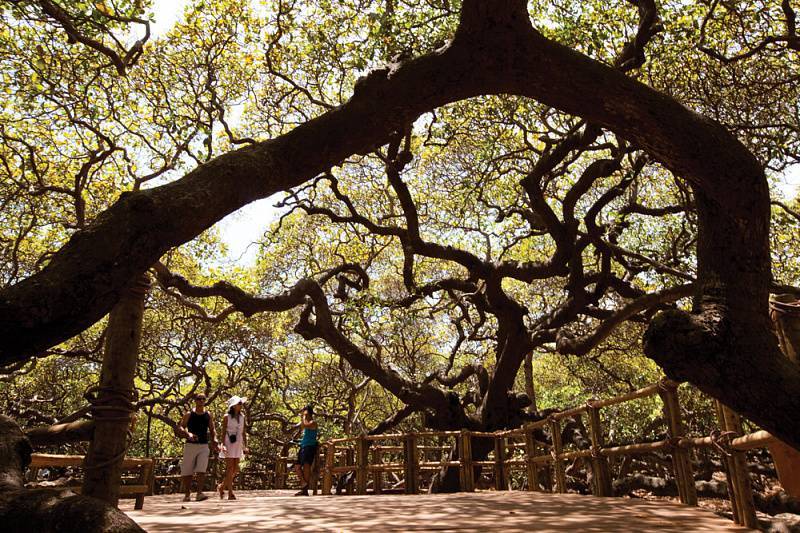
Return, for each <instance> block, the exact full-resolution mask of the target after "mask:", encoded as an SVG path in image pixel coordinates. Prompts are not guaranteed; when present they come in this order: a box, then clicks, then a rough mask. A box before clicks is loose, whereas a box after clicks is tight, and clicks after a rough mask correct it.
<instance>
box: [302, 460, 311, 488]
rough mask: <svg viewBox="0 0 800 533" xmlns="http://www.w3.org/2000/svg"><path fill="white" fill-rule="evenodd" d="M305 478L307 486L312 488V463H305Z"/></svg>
mask: <svg viewBox="0 0 800 533" xmlns="http://www.w3.org/2000/svg"><path fill="white" fill-rule="evenodd" d="M303 479H304V480H305V482H306V488H307V489H310V488H311V465H310V464H304V465H303Z"/></svg>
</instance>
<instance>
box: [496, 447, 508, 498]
mask: <svg viewBox="0 0 800 533" xmlns="http://www.w3.org/2000/svg"><path fill="white" fill-rule="evenodd" d="M505 440H506V439H504V438H503V437H495V438H494V488H495V490H506V489H508V480H507V479H506V472H505V460H506V445H505Z"/></svg>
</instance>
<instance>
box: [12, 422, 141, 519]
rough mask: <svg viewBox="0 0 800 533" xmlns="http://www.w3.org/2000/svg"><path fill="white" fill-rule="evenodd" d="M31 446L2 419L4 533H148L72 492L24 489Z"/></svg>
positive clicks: (121, 515) (99, 503)
mask: <svg viewBox="0 0 800 533" xmlns="http://www.w3.org/2000/svg"><path fill="white" fill-rule="evenodd" d="M30 462H31V445H30V442H29V441H28V439H27V438H26V437H25V434H24V433H23V432H22V430H21V429H20V427H19V425H17V423H16V422H14V420H12V419H11V418H9V417H7V416H4V415H0V524H1V525H0V529H2V531H3V532H4V533H31V532H36V533H144V530H143V529H142V528H140V527H139V526H138V525H136V523H135V522H134V521H133V520H131V519H130V518H128V517H127V516H126V515H125V513H122V512H120V511H118V510H116V509H115V508H114V507H112V506H110V505H108V504H107V503H105V502H102V501H99V500H97V499H95V498H89V497H86V496H78V495H76V494H75V493H73V492H72V491H70V490H69V489H33V490H27V489H25V488H23V471H24V470H25V468H26V467H27V466H28V465H29V464H30Z"/></svg>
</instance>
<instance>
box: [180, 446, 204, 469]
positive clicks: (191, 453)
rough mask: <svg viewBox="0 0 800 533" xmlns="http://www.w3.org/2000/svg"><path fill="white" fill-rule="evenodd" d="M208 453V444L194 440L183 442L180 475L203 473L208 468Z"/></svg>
mask: <svg viewBox="0 0 800 533" xmlns="http://www.w3.org/2000/svg"><path fill="white" fill-rule="evenodd" d="M208 454H209V450H208V444H198V443H196V442H187V443H186V444H184V445H183V462H182V463H181V475H182V476H191V475H193V474H202V473H205V471H206V469H207V468H208Z"/></svg>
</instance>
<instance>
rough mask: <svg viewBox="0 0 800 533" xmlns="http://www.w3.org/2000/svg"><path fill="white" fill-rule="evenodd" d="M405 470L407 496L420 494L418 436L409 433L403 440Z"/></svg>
mask: <svg viewBox="0 0 800 533" xmlns="http://www.w3.org/2000/svg"><path fill="white" fill-rule="evenodd" d="M403 458H404V461H405V464H404V467H403V470H404V472H405V477H406V494H416V493H417V492H419V476H418V474H417V473H418V471H419V452H418V450H417V436H416V435H415V434H414V433H409V434H407V435H406V437H405V439H404V440H403Z"/></svg>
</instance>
